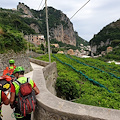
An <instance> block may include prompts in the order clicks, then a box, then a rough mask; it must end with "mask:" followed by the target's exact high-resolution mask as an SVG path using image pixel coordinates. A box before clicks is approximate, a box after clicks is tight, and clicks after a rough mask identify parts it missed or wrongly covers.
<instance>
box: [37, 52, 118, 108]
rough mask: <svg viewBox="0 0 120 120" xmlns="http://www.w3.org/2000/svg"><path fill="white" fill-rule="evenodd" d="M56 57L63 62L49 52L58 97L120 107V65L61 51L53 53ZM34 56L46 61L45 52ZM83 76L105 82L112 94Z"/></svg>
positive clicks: (83, 102)
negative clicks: (65, 53)
mask: <svg viewBox="0 0 120 120" xmlns="http://www.w3.org/2000/svg"><path fill="white" fill-rule="evenodd" d="M55 57H57V58H58V59H59V60H60V61H62V62H60V61H58V60H57V59H56V58H54V57H53V56H52V55H51V60H52V61H56V63H57V72H58V78H57V82H56V90H57V94H58V96H59V97H61V98H63V99H67V100H72V101H74V102H77V103H82V104H87V105H93V106H99V107H106V108H113V109H118V110H120V79H119V72H120V66H118V65H115V64H113V63H111V64H108V63H105V62H103V61H100V60H97V59H92V58H78V57H75V56H69V57H71V59H70V58H69V57H66V56H65V55H63V54H55ZM37 59H41V60H44V61H49V60H48V55H45V56H40V57H38V58H37ZM78 61H79V62H78ZM80 62H81V63H82V64H80ZM65 63H66V64H65ZM68 64H69V65H71V66H72V67H70V66H69V65H68ZM91 66H92V67H91ZM73 68H74V69H73ZM97 68H98V69H97ZM76 71H80V72H76ZM110 73H112V74H114V75H115V76H117V78H116V77H114V76H112V75H111V74H110ZM86 76H87V77H88V78H90V79H93V80H94V81H96V82H98V83H100V84H102V85H104V86H105V87H106V88H108V89H109V90H110V91H112V93H110V92H108V90H106V89H105V88H104V87H100V86H98V85H97V84H95V83H93V82H90V81H89V80H88V79H87V77H86Z"/></svg>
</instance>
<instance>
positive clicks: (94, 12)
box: [0, 0, 120, 41]
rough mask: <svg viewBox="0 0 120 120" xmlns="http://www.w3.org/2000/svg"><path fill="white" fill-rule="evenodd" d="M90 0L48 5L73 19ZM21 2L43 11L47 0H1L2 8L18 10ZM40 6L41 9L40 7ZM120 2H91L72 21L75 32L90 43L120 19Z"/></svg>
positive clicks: (64, 0) (56, 0)
mask: <svg viewBox="0 0 120 120" xmlns="http://www.w3.org/2000/svg"><path fill="white" fill-rule="evenodd" d="M87 1H88V0H47V5H48V6H52V7H54V8H55V9H57V10H61V11H62V12H63V13H64V14H66V15H67V16H68V18H71V17H72V16H73V15H74V14H75V13H76V12H77V11H78V10H79V9H80V8H81V7H82V6H83V5H84V4H85V3H86V2H87ZM19 2H22V3H24V4H25V5H27V6H28V7H30V8H31V9H35V10H38V9H39V10H40V9H42V7H43V5H44V2H45V0H1V1H0V7H2V8H7V9H12V8H17V5H18V3H19ZM40 3H42V4H41V5H40ZM39 6H40V7H39ZM119 12H120V0H90V1H89V2H88V4H87V5H86V6H85V7H84V8H82V9H81V10H80V11H79V12H78V13H77V14H76V15H75V16H74V17H73V18H72V19H71V22H72V23H73V27H74V30H75V31H77V32H78V34H79V36H80V37H82V38H83V39H85V40H87V41H89V40H90V39H92V38H93V36H94V34H97V33H98V32H99V31H100V30H101V29H102V28H103V27H105V26H106V25H108V24H109V23H111V22H113V21H116V20H118V19H119V18H120V15H119V14H120V13H119Z"/></svg>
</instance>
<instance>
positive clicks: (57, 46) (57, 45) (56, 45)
mask: <svg viewBox="0 0 120 120" xmlns="http://www.w3.org/2000/svg"><path fill="white" fill-rule="evenodd" d="M51 45H53V46H55V47H56V48H59V44H51Z"/></svg>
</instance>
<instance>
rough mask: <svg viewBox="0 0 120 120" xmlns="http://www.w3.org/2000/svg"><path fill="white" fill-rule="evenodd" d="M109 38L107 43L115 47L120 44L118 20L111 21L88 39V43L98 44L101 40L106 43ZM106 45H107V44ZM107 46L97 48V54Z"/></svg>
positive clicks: (119, 22)
mask: <svg viewBox="0 0 120 120" xmlns="http://www.w3.org/2000/svg"><path fill="white" fill-rule="evenodd" d="M108 40H109V45H110V46H112V47H115V46H116V45H118V44H120V20H117V21H116V22H113V23H111V24H109V25H107V26H106V27H104V28H103V29H102V30H101V31H100V32H99V33H98V34H96V35H94V37H93V38H92V39H91V40H90V44H91V45H92V46H94V45H100V43H101V41H102V42H104V43H106V42H107V41H108ZM109 45H108V46H109ZM108 46H106V45H105V46H103V47H101V48H99V49H97V54H100V53H101V52H102V51H104V50H106V49H107V47H108Z"/></svg>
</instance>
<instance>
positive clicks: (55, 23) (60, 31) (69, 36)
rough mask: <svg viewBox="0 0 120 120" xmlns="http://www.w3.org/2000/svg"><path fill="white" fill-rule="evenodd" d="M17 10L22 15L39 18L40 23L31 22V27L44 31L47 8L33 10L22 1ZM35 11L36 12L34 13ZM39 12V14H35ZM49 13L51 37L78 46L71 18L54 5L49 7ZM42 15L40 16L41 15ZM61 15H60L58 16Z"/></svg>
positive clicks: (38, 31) (37, 30)
mask: <svg viewBox="0 0 120 120" xmlns="http://www.w3.org/2000/svg"><path fill="white" fill-rule="evenodd" d="M17 10H18V11H21V12H22V13H23V15H22V17H28V18H33V19H35V20H38V21H39V23H41V22H42V21H43V22H42V23H41V24H39V25H36V24H35V23H31V24H30V27H31V28H32V29H34V30H35V31H36V33H40V32H43V30H44V29H46V27H45V25H44V24H45V9H43V10H40V11H35V10H31V9H30V8H29V7H27V6H26V5H24V3H20V2H19V5H18V6H17ZM33 12H34V13H33ZM35 12H36V14H38V16H34V15H35ZM48 15H49V30H50V39H51V40H52V39H55V40H57V41H61V42H63V43H66V44H70V45H73V46H76V37H75V32H74V28H73V24H72V23H71V22H70V20H69V18H68V17H67V16H66V15H65V14H64V13H62V12H61V11H59V10H56V9H54V8H52V7H49V9H48ZM39 16H40V17H39ZM58 16H59V17H58Z"/></svg>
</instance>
